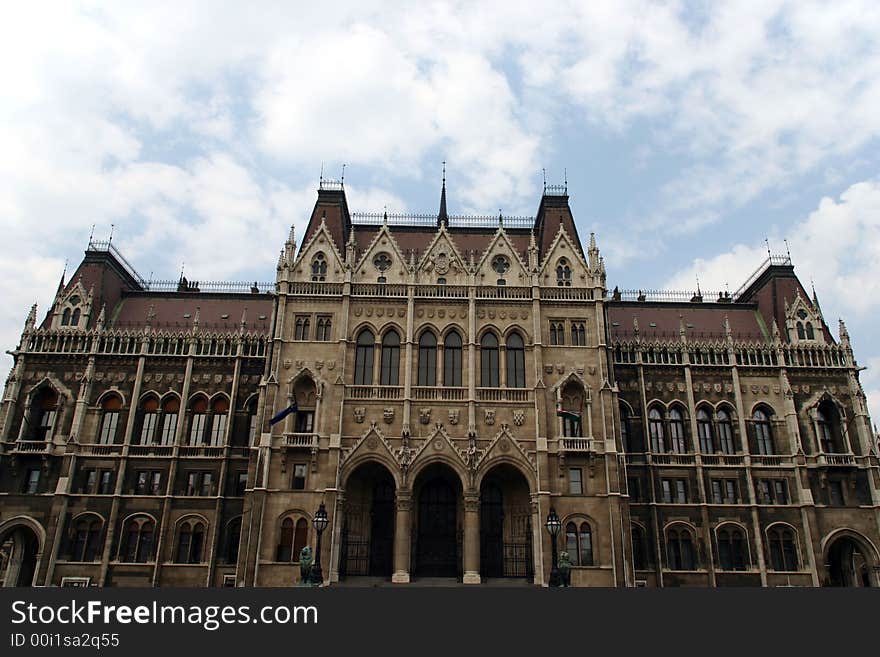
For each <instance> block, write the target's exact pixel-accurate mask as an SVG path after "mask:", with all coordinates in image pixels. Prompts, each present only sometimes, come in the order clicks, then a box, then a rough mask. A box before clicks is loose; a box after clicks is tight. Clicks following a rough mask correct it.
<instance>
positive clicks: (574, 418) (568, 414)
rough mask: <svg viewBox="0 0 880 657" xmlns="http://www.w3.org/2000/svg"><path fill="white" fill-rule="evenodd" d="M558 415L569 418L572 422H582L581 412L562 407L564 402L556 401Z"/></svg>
mask: <svg viewBox="0 0 880 657" xmlns="http://www.w3.org/2000/svg"><path fill="white" fill-rule="evenodd" d="M556 415H557V416H558V417H561V418H567V419H569V420H571V421H572V422H577V423H578V424H580V423H581V414H580V413H576V412H574V411H567V410H565V409H564V408H562V402H557V403H556Z"/></svg>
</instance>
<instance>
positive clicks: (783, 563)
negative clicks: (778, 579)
mask: <svg viewBox="0 0 880 657" xmlns="http://www.w3.org/2000/svg"><path fill="white" fill-rule="evenodd" d="M767 538H768V542H769V544H770V568H771V569H772V570H781V571H791V570H797V569H798V567H799V564H798V554H797V546H796V543H795V538H794V532H793V531H792V530H791V528H789V527H786V526H785V525H774V526H773V527H771V528H770V529H769V530H767Z"/></svg>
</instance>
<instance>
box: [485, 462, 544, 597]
mask: <svg viewBox="0 0 880 657" xmlns="http://www.w3.org/2000/svg"><path fill="white" fill-rule="evenodd" d="M533 576H534V568H533V553H532V511H531V499H530V496H529V484H528V481H527V480H526V478H525V477H524V476H523V474H522V473H521V472H520V471H519V470H517V469H516V468H515V467H514V466H512V465H509V464H501V465H498V466H496V467H494V468H492V470H490V471H489V472H488V473H487V474H486V476H485V477H484V478H483V481H482V484H481V485H480V577H481V578H482V579H483V580H484V581H485V579H486V578H497V577H523V578H527V579H531V578H532V577H533Z"/></svg>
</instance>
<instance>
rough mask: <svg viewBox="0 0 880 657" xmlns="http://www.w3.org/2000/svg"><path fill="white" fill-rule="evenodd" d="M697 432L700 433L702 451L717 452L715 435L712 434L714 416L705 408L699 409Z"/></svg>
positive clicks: (705, 452) (704, 452) (707, 452)
mask: <svg viewBox="0 0 880 657" xmlns="http://www.w3.org/2000/svg"><path fill="white" fill-rule="evenodd" d="M697 433H698V434H699V435H700V451H701V452H702V453H703V454H714V453H715V436H714V435H713V434H712V418H711V417H710V416H709V413H708V412H707V411H706V409H704V408H699V409H697Z"/></svg>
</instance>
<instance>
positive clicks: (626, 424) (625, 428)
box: [618, 404, 633, 452]
mask: <svg viewBox="0 0 880 657" xmlns="http://www.w3.org/2000/svg"><path fill="white" fill-rule="evenodd" d="M618 408H619V409H620V444H621V445H622V446H623V451H624V452H629V451H631V450H632V447H633V446H632V445H630V418H629V409H627V407H626V406H624V405H623V404H620V405H619V406H618Z"/></svg>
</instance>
